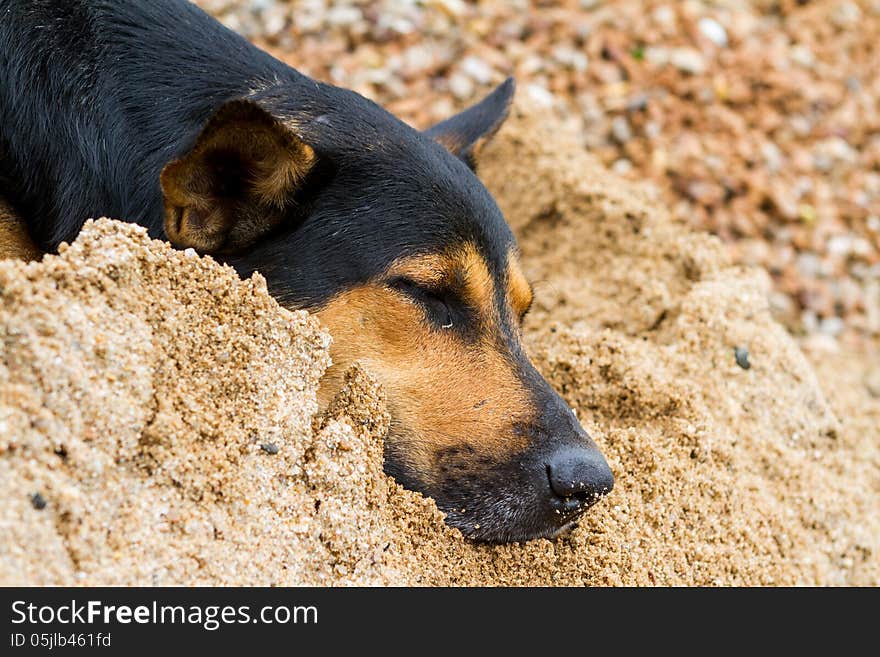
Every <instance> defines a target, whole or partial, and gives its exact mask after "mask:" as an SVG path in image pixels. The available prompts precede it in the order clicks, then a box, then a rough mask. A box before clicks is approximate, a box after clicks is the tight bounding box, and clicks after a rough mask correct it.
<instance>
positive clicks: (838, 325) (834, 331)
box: [819, 315, 844, 337]
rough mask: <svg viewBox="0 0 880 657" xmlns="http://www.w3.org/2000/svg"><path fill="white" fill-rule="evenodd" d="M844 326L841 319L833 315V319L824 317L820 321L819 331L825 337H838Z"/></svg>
mask: <svg viewBox="0 0 880 657" xmlns="http://www.w3.org/2000/svg"><path fill="white" fill-rule="evenodd" d="M843 328H844V324H843V320H842V319H841V318H840V317H836V316H834V315H832V316H831V317H823V318H822V319H821V320H820V321H819V330H820V331H821V332H822V333H824V334H825V335H830V336H832V337H836V336H838V335H840V334H841V332H842V331H843Z"/></svg>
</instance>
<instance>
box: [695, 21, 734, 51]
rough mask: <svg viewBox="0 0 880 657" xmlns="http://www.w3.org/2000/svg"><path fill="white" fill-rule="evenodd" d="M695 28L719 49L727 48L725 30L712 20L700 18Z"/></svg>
mask: <svg viewBox="0 0 880 657" xmlns="http://www.w3.org/2000/svg"><path fill="white" fill-rule="evenodd" d="M697 27H698V28H699V29H700V32H702V33H703V36H704V37H706V38H707V39H709V41H711V42H712V43H714V44H715V45H716V46H718V47H719V48H724V47H726V46H727V30H725V29H724V26H723V25H722V24H721V23H719V22H718V21H716V20H715V19H713V18H708V17H706V18H701V19H700V20H699V22H698V23H697Z"/></svg>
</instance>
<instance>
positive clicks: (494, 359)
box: [0, 0, 613, 542]
mask: <svg viewBox="0 0 880 657" xmlns="http://www.w3.org/2000/svg"><path fill="white" fill-rule="evenodd" d="M513 90H514V85H513V81H512V80H508V81H506V82H504V83H503V84H502V85H501V86H499V87H498V88H497V89H495V91H493V92H492V93H491V94H490V95H489V96H488V97H487V98H485V99H484V100H483V101H482V102H480V103H478V104H477V105H475V106H473V107H471V108H470V109H467V110H465V111H464V112H462V113H460V114H458V115H456V116H454V117H452V118H450V119H448V120H446V121H443V122H442V123H440V124H438V125H436V126H434V127H432V128H430V129H428V130H426V131H424V132H419V131H416V130H414V129H413V128H411V127H409V126H407V125H406V124H404V123H402V122H401V121H400V120H398V119H397V118H395V117H394V116H392V115H391V114H389V113H388V112H386V111H384V110H383V109H382V108H380V107H379V106H377V105H376V104H374V103H372V102H371V101H369V100H367V99H366V98H363V97H362V96H359V95H358V94H356V93H354V92H352V91H348V90H345V89H340V88H337V87H333V86H330V85H327V84H323V83H320V82H316V81H315V80H312V79H310V78H307V77H305V76H304V75H302V74H301V73H298V72H297V71H296V70H294V69H292V68H290V67H289V66H287V65H285V64H283V63H281V62H280V61H278V60H276V59H274V58H272V57H271V56H269V55H268V54H267V53H265V52H263V51H261V50H259V49H258V48H256V47H255V46H253V45H251V44H250V43H248V42H247V41H246V40H245V39H243V38H242V37H240V36H239V35H237V34H235V33H234V32H231V31H230V30H228V29H226V28H225V27H223V26H222V25H221V24H220V23H218V22H217V21H215V20H214V19H213V18H211V17H209V16H208V15H206V14H205V13H203V12H202V11H201V10H200V9H198V8H197V7H195V6H194V5H192V4H190V3H188V2H185V1H184V0H149V1H144V0H0V197H2V199H5V201H6V202H7V203H8V204H9V205H10V206H11V207H12V208H13V210H14V212H15V213H16V214H17V216H18V217H20V219H21V220H22V221H23V222H24V223H25V225H26V228H27V231H28V233H29V236H30V238H31V239H32V240H33V241H34V242H35V243H36V244H37V246H39V247H40V248H41V249H43V250H45V251H54V250H56V249H57V247H58V245H59V244H60V243H61V242H62V241H68V242H69V241H71V240H73V239H74V238H75V237H76V235H77V233H78V232H79V230H80V228H81V226H82V224H83V223H84V221H85V219H87V218H88V217H98V216H109V217H118V218H121V219H124V220H126V221H131V222H136V223H138V224H141V225H143V226H145V227H146V228H147V229H148V230H149V232H150V234H151V235H152V236H153V237H155V238H161V239H167V240H169V241H170V242H171V243H172V244H174V245H175V246H176V247H179V248H193V249H195V250H197V251H198V252H200V253H207V254H211V255H212V256H214V257H215V258H217V259H218V260H221V261H224V262H227V263H229V264H231V265H232V266H234V267H235V269H236V270H237V271H238V272H239V273H240V274H241V275H242V276H249V275H250V274H251V273H252V272H255V271H259V272H260V273H261V274H262V275H263V276H264V277H265V278H266V281H267V283H268V286H269V291H270V292H271V294H272V295H273V296H274V297H275V298H276V299H277V300H278V302H279V303H281V304H282V305H284V306H286V307H289V308H306V309H308V310H310V311H312V312H314V313H316V314H317V315H318V317H319V318H320V320H321V321H322V322H323V323H324V324H325V325H326V326H327V327H328V329H329V330H330V332H331V334H332V336H333V346H332V349H331V357H332V360H333V365H332V366H331V368H330V369H329V370H328V372H327V374H326V376H325V378H324V380H323V382H322V384H321V389H320V392H319V397H320V401H321V402H322V403H326V402H327V401H328V400H329V399H330V398H332V396H333V394H334V392H335V391H336V389H337V388H338V387H339V385H340V383H341V380H342V376H343V374H344V372H345V371H346V370H347V369H348V367H349V366H350V365H351V364H352V363H354V362H355V361H360V362H362V363H363V364H364V365H365V366H366V367H367V368H368V369H369V370H370V371H372V372H373V373H374V374H375V375H376V377H377V378H378V379H379V381H380V382H381V383H382V385H383V386H384V388H385V390H386V393H387V397H388V405H389V412H390V413H391V416H392V423H391V428H390V430H389V434H388V436H387V438H386V446H385V469H386V471H387V472H388V473H389V474H390V475H392V476H393V477H394V478H395V479H396V480H397V481H398V482H400V483H401V484H402V485H404V486H406V487H407V488H410V489H413V490H416V491H420V492H422V493H424V494H426V495H429V496H431V497H433V498H434V499H435V500H436V502H437V504H438V506H439V507H440V508H441V509H442V510H443V511H444V512H445V513H446V514H447V522H448V523H449V524H450V525H452V526H454V527H457V528H459V529H461V531H462V532H463V533H464V534H465V535H466V536H469V537H471V538H473V539H475V540H481V541H489V542H506V541H521V540H528V539H531V538H535V537H552V536H554V535H556V534H558V533H559V532H560V531H561V530H562V529H564V528H566V527H569V526H571V524H572V523H573V522H574V521H575V520H576V519H577V518H578V517H579V516H580V515H581V514H582V513H583V512H584V511H585V510H586V509H587V508H588V507H589V506H590V505H592V504H593V503H594V502H596V501H597V500H598V499H599V498H600V497H601V496H602V495H604V494H605V493H607V492H608V491H610V490H611V487H612V484H613V478H612V475H611V471H610V469H609V467H608V465H607V463H606V462H605V459H604V458H603V457H602V455H601V454H600V452H599V450H598V449H597V447H596V445H595V444H594V443H593V441H592V440H591V439H590V438H589V436H588V435H587V434H586V432H585V431H584V430H583V429H582V428H581V426H580V424H579V423H578V421H577V419H576V418H575V416H574V414H573V413H572V411H571V409H570V408H569V407H568V406H567V405H566V404H565V402H564V401H563V400H562V399H561V398H560V396H559V395H558V394H557V393H556V392H555V391H554V390H553V389H552V388H551V387H550V385H549V384H548V383H547V381H546V380H544V378H543V377H542V376H541V375H540V374H539V373H538V372H537V371H536V369H535V368H534V366H533V365H532V364H531V362H530V361H529V359H528V357H527V356H526V353H525V351H524V350H523V346H522V331H521V325H522V321H523V318H524V317H525V315H526V313H527V312H528V310H529V306H530V305H531V303H532V297H533V291H532V288H531V286H530V285H529V282H528V281H527V280H526V278H525V276H524V275H523V272H522V269H521V266H520V262H519V258H518V255H517V247H516V242H515V240H514V237H513V235H512V233H511V231H510V229H509V227H508V226H507V224H506V223H505V220H504V217H503V216H502V215H501V212H500V211H499V209H498V207H497V205H496V204H495V202H494V201H493V199H492V197H491V196H490V195H489V193H488V192H487V190H486V189H485V187H484V186H483V185H482V184H481V183H480V181H479V180H478V179H477V177H476V175H475V173H474V167H475V165H476V162H477V160H478V158H479V154H480V149H481V147H482V146H483V145H484V144H485V143H486V141H487V140H488V139H490V138H491V137H492V135H493V134H494V133H495V131H496V130H497V129H498V128H499V126H500V125H501V123H502V122H503V121H504V119H505V117H506V115H507V113H508V109H509V106H510V102H511V99H512V96H513ZM279 374H283V373H279Z"/></svg>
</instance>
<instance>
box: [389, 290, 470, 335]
mask: <svg viewBox="0 0 880 657" xmlns="http://www.w3.org/2000/svg"><path fill="white" fill-rule="evenodd" d="M388 285H389V287H390V288H391V289H393V290H397V291H398V292H400V293H402V294H404V295H406V296H407V297H409V298H410V299H412V300H413V301H415V302H416V303H417V304H419V305H420V306H421V307H422V308H423V309H424V311H425V314H426V315H427V317H428V319H429V320H430V322H431V323H432V324H434V325H435V326H437V327H438V328H441V329H451V328H453V327H454V326H455V322H454V320H453V313H452V309H451V307H450V303H449V302H448V300H447V299H448V297H447V295H446V294H444V293H443V292H442V291H437V290H433V289H430V288H427V287H425V286H423V285H419V284H418V283H416V282H415V281H412V280H410V279H408V278H395V279H393V280H391V281H390V282H389V283H388Z"/></svg>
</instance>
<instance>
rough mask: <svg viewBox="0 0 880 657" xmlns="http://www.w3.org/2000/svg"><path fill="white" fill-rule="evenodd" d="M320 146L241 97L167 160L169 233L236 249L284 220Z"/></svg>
mask: <svg viewBox="0 0 880 657" xmlns="http://www.w3.org/2000/svg"><path fill="white" fill-rule="evenodd" d="M315 160H316V157H315V151H314V150H313V149H312V147H311V146H309V145H308V144H306V143H304V142H303V141H302V140H301V139H300V138H299V137H298V136H297V135H295V134H294V133H293V131H292V130H290V129H289V128H288V127H286V126H285V125H283V124H282V123H281V122H280V121H278V120H277V119H276V118H275V117H273V116H272V115H271V114H269V113H268V112H267V111H266V110H264V109H262V108H261V107H259V106H258V105H257V104H255V103H253V102H251V101H247V100H234V101H230V102H228V103H226V104H225V105H223V107H221V108H220V109H219V110H218V111H217V113H216V114H214V116H213V117H212V118H211V120H210V121H208V123H207V124H206V125H205V127H204V129H203V130H202V132H201V134H200V135H199V137H198V139H197V140H196V143H195V145H194V146H193V148H192V150H190V152H189V153H187V154H186V155H184V156H183V157H182V158H180V159H179V160H174V161H172V162H170V163H169V164H167V165H166V166H165V168H164V169H163V170H162V174H161V177H160V182H161V185H162V193H163V194H164V196H165V234H166V235H167V236H168V239H169V240H170V241H171V242H172V244H174V245H175V246H178V247H180V248H187V247H192V248H194V249H196V250H197V251H199V252H202V253H231V252H235V251H239V250H241V249H243V248H245V247H247V246H249V245H250V244H253V243H254V242H255V241H256V240H258V239H259V238H260V237H262V236H263V235H265V234H266V233H267V232H269V231H271V230H272V229H274V228H276V227H277V226H278V225H279V224H280V223H281V222H282V221H283V220H284V216H285V208H286V207H287V206H288V204H289V202H290V199H291V197H292V195H293V193H294V192H295V191H296V190H297V188H298V187H299V186H300V185H301V184H302V183H303V181H304V179H305V177H306V175H307V174H308V173H309V171H311V169H312V168H313V167H314V165H315Z"/></svg>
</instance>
